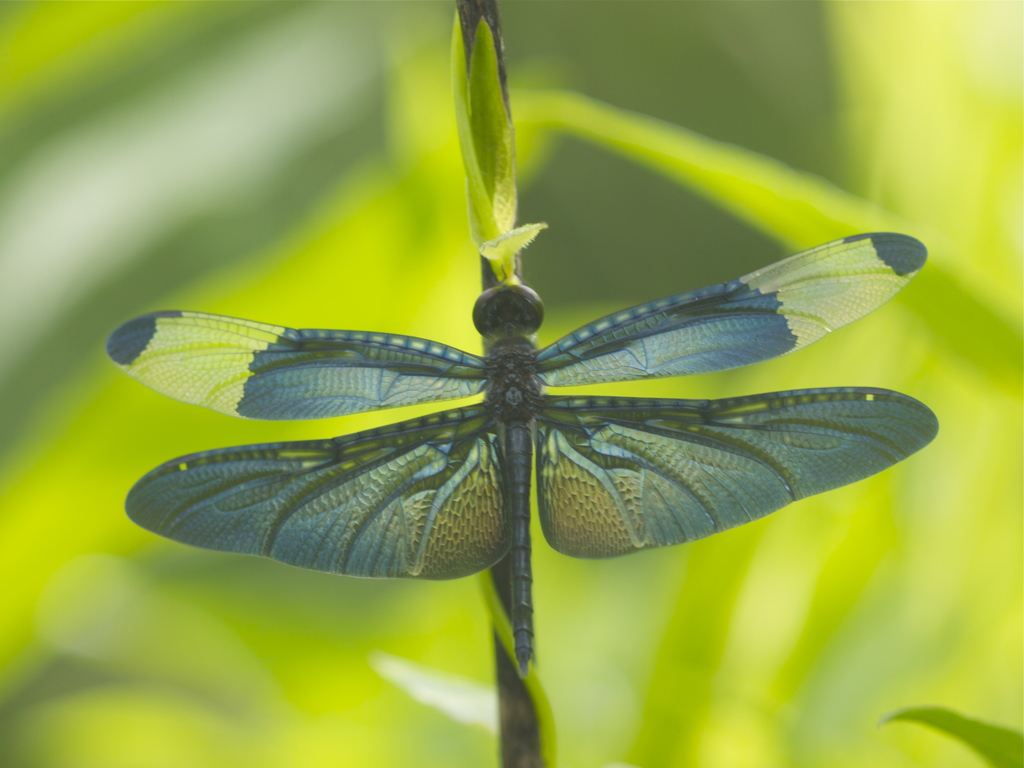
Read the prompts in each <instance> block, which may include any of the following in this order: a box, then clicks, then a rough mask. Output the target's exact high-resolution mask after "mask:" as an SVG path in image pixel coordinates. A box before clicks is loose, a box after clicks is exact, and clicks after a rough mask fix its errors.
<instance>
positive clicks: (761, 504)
mask: <svg viewBox="0 0 1024 768" xmlns="http://www.w3.org/2000/svg"><path fill="white" fill-rule="evenodd" d="M926 257H927V251H926V249H925V247H924V245H922V244H921V243H920V242H918V241H917V240H915V239H914V238H911V237H908V236H905V235H900V234H894V233H872V234H862V235H854V236H850V237H846V238H843V239H841V240H836V241H834V242H831V243H827V244H825V245H821V246H818V247H816V248H813V249H811V250H808V251H805V252H803V253H799V254H797V255H795V256H791V257H789V258H786V259H783V260H781V261H779V262H777V263H775V264H771V265H769V266H767V267H764V268H763V269H759V270H757V271H755V272H752V273H750V274H748V275H746V276H744V277H740V278H738V279H735V280H732V281H730V282H726V283H722V284H719V285H714V286H711V287H708V288H702V289H699V290H695V291H690V292H687V293H680V294H677V295H674V296H669V297H668V298H664V299H659V300H657V301H652V302H649V303H646V304H641V305H639V306H635V307H631V308H629V309H624V310H622V311H619V312H615V313H614V314H611V315H608V316H606V317H602V318H600V319H598V320H595V321H594V322H592V323H589V324H587V325H584V326H583V327H581V328H578V329H577V330H575V331H573V332H572V333H570V334H568V335H566V336H564V337H563V338H561V339H559V340H558V341H555V342H554V343H552V344H550V345H548V346H546V347H543V348H540V349H538V347H537V346H536V345H535V335H536V333H537V330H538V329H539V328H540V325H541V322H542V320H543V315H544V312H543V304H542V303H541V301H540V298H539V297H538V296H537V294H536V293H535V292H534V291H533V290H532V289H531V288H529V287H528V286H527V285H525V284H523V283H521V282H505V283H502V284H499V285H497V286H495V287H492V288H490V289H488V290H486V291H484V292H483V293H482V294H481V295H480V297H479V298H478V299H477V301H476V304H475V306H474V308H473V321H474V324H475V326H476V329H477V330H478V331H479V333H480V334H481V335H482V336H483V337H484V340H485V348H486V349H487V352H486V353H485V354H484V355H482V356H479V355H475V354H472V353H470V352H464V351H461V350H458V349H455V348H453V347H450V346H447V345H445V344H441V343H438V342H436V341H430V340H428V339H422V338H416V337H411V336H403V335H396V334H392V333H380V332H372V331H341V330H295V329H292V328H286V327H282V326H276V325H268V324H265V323H258V322H253V321H251V320H241V319H236V318H231V317H223V316H219V315H213V314H205V313H201V312H189V311H162V312H154V313H152V314H148V315H144V316H142V317H138V318H136V319H134V320H130V321H129V322H127V323H125V324H124V325H122V326H121V327H119V328H118V329H117V330H115V331H114V332H113V334H112V335H111V336H110V338H109V340H108V342H107V352H108V354H109V356H110V357H111V358H112V359H113V361H114V362H115V363H116V364H117V365H119V366H120V367H121V368H122V369H123V370H124V371H126V372H127V373H128V374H129V375H130V376H132V377H134V378H135V379H137V380H138V381H140V382H141V383H143V384H145V385H146V386H148V387H150V388H152V389H154V390H156V391H157V392H159V393H161V394H164V395H168V396H170V397H172V398H175V399H178V400H181V401H183V402H186V403H191V404H194V405H201V406H206V407H208V408H212V409H213V410H215V411H218V412H220V413H224V414H227V415H230V416H237V417H241V418H247V419H267V420H281V419H318V418H329V417H335V416H341V415H345V414H353V413H359V412H363V411H369V410H375V409H381V408H391V407H397V406H406V405H412V404H417V403H425V402H429V401H435V400H448V399H454V398H466V397H471V396H474V395H480V394H481V393H482V394H483V399H482V402H477V403H475V404H470V405H466V406H464V407H461V408H454V409H451V410H444V411H440V412H438V413H434V414H432V415H428V416H425V417H421V418H415V419H411V420H408V421H402V422H399V423H396V424H391V425H389V426H385V427H380V428H377V429H370V430H366V431H363V432H358V433H356V434H350V435H345V436H342V437H335V438H331V439H324V440H306V441H300V442H279V443H265V444H259V445H246V446H241V447H236V448H222V449H219V450H210V451H204V452H201V453H193V454H190V455H187V456H182V457H180V458H175V459H172V460H170V461H168V462H166V463H164V464H161V465H160V466H158V467H156V468H155V469H153V470H152V471H150V472H149V473H148V474H146V475H145V476H144V477H142V479H141V480H139V481H138V482H137V483H136V484H135V485H134V487H132V489H131V490H130V492H129V493H128V497H127V501H126V509H127V513H128V516H129V517H130V518H131V519H132V520H133V521H134V522H136V523H137V524H139V525H140V526H142V527H143V528H145V529H148V530H149V531H152V532H154V533H156V534H159V535H161V536H164V537H167V538H169V539H173V540H175V541H178V542H183V543H185V544H190V545H193V546H197V547H203V548H207V549H212V550H219V551H223V552H236V553H244V554H250V555H261V556H264V557H268V558H272V559H274V560H277V561H280V562H282V563H287V564H289V565H293V566H298V567H302V568H309V569H313V570H317V571H324V572H328V573H335V574H344V575H347V576H357V577H368V578H414V579H453V578H459V577H462V576H468V575H470V574H473V573H477V572H479V571H482V570H484V569H486V568H489V567H491V566H492V565H494V564H495V563H496V562H497V561H498V560H500V559H501V558H503V557H505V556H507V555H508V556H510V557H511V565H512V585H511V586H512V605H511V618H512V627H513V636H514V654H515V661H516V663H517V667H518V670H519V674H520V675H523V676H525V675H526V674H527V673H528V669H529V664H530V660H531V658H532V655H533V644H534V639H533V608H532V576H531V564H530V563H531V542H530V517H531V503H530V493H531V481H532V479H533V465H534V464H535V465H536V482H537V506H538V513H539V517H540V525H541V529H542V530H543V533H544V537H545V538H546V539H547V542H548V544H550V545H551V547H553V548H554V549H555V550H557V551H558V552H561V553H562V554H565V555H569V556H572V557H579V558H607V557H615V556H618V555H624V554H628V553H631V552H637V551H639V550H643V549H651V548H655V547H663V546H669V545H674V544H681V543H684V542H689V541H694V540H696V539H701V538H704V537H706V536H710V535H712V534H714V533H718V532H720V531H724V530H726V529H729V528H733V527H735V526H738V525H743V524H745V523H749V522H751V521H754V520H758V519H760V518H762V517H764V516H765V515H767V514H769V513H770V512H774V511H775V510H778V509H780V508H782V507H784V506H786V505H787V504H789V503H791V502H794V501H797V500H799V499H803V498H805V497H807V496H811V495H813V494H817V493H821V492H823V491H828V490H831V489H834V488H838V487H840V486H843V485H846V484H848V483H852V482H855V481H857V480H861V479H863V478H866V477H868V476H870V475H873V474H875V473H877V472H880V471H882V470H884V469H887V468H888V467H891V466H892V465H894V464H896V463H897V462H899V461H901V460H903V459H905V458H906V457H908V456H910V455H911V454H913V453H914V452H916V451H918V450H919V449H921V448H922V447H924V446H925V445H927V444H928V443H929V442H930V441H931V440H932V438H933V437H934V436H935V435H936V433H937V430H938V422H937V420H936V418H935V416H934V414H933V413H932V412H931V411H930V410H929V409H928V408H927V407H926V406H925V405H923V404H922V403H920V402H918V401H917V400H915V399H914V398H912V397H909V396H907V395H903V394H900V393H898V392H893V391H889V390H885V389H877V388H871V387H841V388H826V389H802V390H793V391H784V392H772V393H767V394H758V395H751V396H746V397H733V398H727V399H717V400H682V399H653V398H626V397H601V396H593V397H583V396H577V395H556V394H548V392H547V389H548V387H570V386H573V387H574V386H579V385H587V384H599V383H604V382H618V381H632V380H640V379H651V378H656V377H663V376H682V375H688V374H700V373H709V372H712V371H721V370H725V369H730V368H736V367H739V366H744V365H749V364H751V363H756V362H759V361H762V360H769V359H771V358H775V357H778V356H780V355H785V354H788V353H790V352H793V351H796V350H798V349H801V348H803V347H806V346H807V345H808V344H811V343H813V342H816V341H818V340H820V339H822V338H824V337H825V336H826V335H828V334H829V333H830V332H831V331H833V330H835V329H837V328H840V327H842V326H844V325H847V324H848V323H850V322H852V321H854V320H856V319H858V318H860V317H863V316H864V315H866V314H868V313H869V312H871V311H873V310H874V309H876V308H877V307H879V306H881V305H882V304H883V303H885V302H886V301H888V300H889V299H890V298H892V296H894V295H895V294H896V293H897V292H898V291H899V290H900V289H901V288H903V287H904V286H905V285H906V284H907V283H908V282H909V281H910V280H911V278H913V277H914V275H916V274H917V273H918V271H919V270H920V269H921V267H922V266H923V265H924V263H925V260H926Z"/></svg>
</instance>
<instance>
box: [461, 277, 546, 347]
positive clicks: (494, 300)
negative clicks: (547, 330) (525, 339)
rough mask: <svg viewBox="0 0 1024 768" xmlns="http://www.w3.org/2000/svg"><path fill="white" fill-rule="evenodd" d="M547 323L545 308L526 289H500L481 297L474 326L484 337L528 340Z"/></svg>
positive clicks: (477, 304)
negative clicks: (528, 337)
mask: <svg viewBox="0 0 1024 768" xmlns="http://www.w3.org/2000/svg"><path fill="white" fill-rule="evenodd" d="M543 320H544V304H543V303H542V302H541V300H540V296H538V295H537V294H536V293H535V292H534V291H533V289H532V288H529V287H527V286H525V285H499V286H497V287H495V288H488V289H487V290H486V291H484V292H483V293H481V294H480V297H479V298H478V299H477V300H476V306H474V307H473V325H475V326H476V329H477V331H479V332H480V335H481V336H490V337H495V336H497V337H502V336H526V335H528V334H531V333H534V332H536V330H537V329H538V328H540V324H541V322H543Z"/></svg>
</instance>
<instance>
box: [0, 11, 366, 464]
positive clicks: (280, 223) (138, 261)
mask: <svg viewBox="0 0 1024 768" xmlns="http://www.w3.org/2000/svg"><path fill="white" fill-rule="evenodd" d="M240 7H242V6H240ZM253 8H254V10H253V11H252V12H251V13H249V14H244V13H240V12H238V11H234V12H232V13H231V14H229V15H228V16H229V17H228V18H227V19H225V18H223V16H224V15H225V14H224V13H220V14H217V13H198V14H193V15H188V14H181V15H180V18H179V17H176V19H177V20H178V26H176V27H173V28H169V29H165V28H164V27H160V28H156V29H153V28H151V27H149V26H146V27H143V28H142V29H141V30H136V32H135V34H136V35H138V36H139V37H141V38H142V40H143V41H145V40H147V39H149V36H151V35H158V36H160V43H159V44H152V41H151V47H152V48H153V49H154V50H153V51H151V52H148V53H147V57H146V61H145V63H144V64H140V66H139V67H138V69H139V70H141V71H142V75H141V76H140V75H139V73H138V72H137V71H136V69H135V68H133V70H132V72H133V75H132V77H130V78H128V79H129V80H133V78H136V77H141V79H140V80H139V81H137V82H136V81H134V80H133V82H132V83H129V84H126V83H125V82H123V79H124V78H123V72H122V69H120V68H118V69H114V70H109V69H106V68H103V67H100V68H99V69H98V71H96V72H94V73H93V75H94V77H93V80H92V81H90V83H89V92H88V93H86V94H83V93H82V92H80V90H78V89H70V90H62V89H58V90H56V91H55V92H54V93H50V94H48V97H47V99H46V100H45V103H44V104H42V105H41V106H37V108H35V109H34V110H29V111H28V112H27V113H25V114H18V115H7V116H6V121H5V122H2V123H0V153H3V152H15V150H17V152H16V153H15V154H16V155H17V157H18V162H19V163H21V164H23V165H26V167H25V168H24V169H20V168H19V167H16V168H15V170H14V171H11V170H10V169H8V174H7V175H6V177H5V180H6V181H7V183H8V185H9V186H11V187H12V189H11V190H9V191H8V193H7V194H6V195H0V298H2V301H0V321H2V322H3V323H4V324H5V325H6V326H7V327H8V328H9V330H10V333H8V334H7V336H6V337H5V338H4V339H2V340H0V434H2V437H0V445H2V446H3V447H7V446H10V445H12V444H13V443H14V441H15V440H16V439H17V437H18V436H19V433H20V432H21V430H22V429H24V428H25V427H26V426H28V424H29V423H30V422H31V420H32V419H33V417H36V416H37V415H38V414H37V410H36V409H37V407H38V406H39V405H41V403H42V402H43V401H44V400H45V398H46V397H47V396H49V395H50V394H52V392H53V390H54V389H55V388H56V387H58V386H60V385H61V384H62V383H64V382H67V381H68V380H69V378H72V377H74V375H75V374H76V373H77V372H78V370H80V368H81V366H82V365H83V364H84V362H85V361H86V360H87V359H90V358H92V359H98V357H99V355H100V354H101V352H100V351H101V349H102V339H103V338H104V336H105V335H106V333H107V332H108V331H109V330H110V328H112V327H115V326H116V325H117V324H118V323H120V322H123V321H124V320H125V319H126V318H128V317H130V316H131V315H133V314H137V313H141V312H143V311H145V310H147V309H153V308H154V305H155V304H156V305H157V306H159V304H160V303H162V302H165V301H166V299H165V298H164V297H165V296H167V295H168V294H169V293H171V292H173V291H175V290H179V289H180V288H181V287H182V286H184V285H187V284H189V283H190V282H192V281H195V280H196V279H197V278H198V277H200V276H202V275H206V274H209V273H210V272H211V271H214V270H218V269H224V268H225V267H228V266H230V265H231V264H233V263H237V262H240V261H243V260H246V259H252V258H253V257H256V256H258V255H261V254H262V253H263V252H264V251H265V250H266V249H267V248H268V247H269V246H271V245H273V244H274V243H275V242H276V241H278V240H279V239H281V238H282V237H284V236H285V235H286V234H287V233H288V232H290V231H291V230H293V229H294V228H295V227H296V226H297V225H298V224H300V223H301V222H302V221H303V220H305V219H306V218H307V217H309V216H311V215H312V214H313V213H314V212H316V211H317V210H318V209H319V207H320V206H321V205H323V201H324V199H325V196H326V195H327V194H328V193H329V192H330V191H332V190H334V189H335V188H337V186H338V184H339V182H340V180H341V179H342V178H343V177H344V175H345V173H346V172H348V171H350V170H351V169H352V167H353V166H354V165H355V164H356V163H357V162H365V156H366V154H367V152H366V148H367V146H370V147H372V146H373V145H374V143H375V142H376V141H377V139H376V138H375V136H376V135H377V134H378V133H379V127H378V126H377V125H376V121H377V115H376V110H375V109H374V108H373V105H374V103H375V101H374V100H373V99H367V98H365V97H364V92H365V89H366V86H367V85H368V84H369V83H371V82H375V80H376V78H377V77H378V76H379V68H378V65H377V62H376V60H375V57H373V56H371V55H369V53H370V52H369V49H367V48H366V46H365V42H364V41H362V40H361V39H360V35H359V33H358V31H357V30H359V29H360V26H368V25H360V24H359V23H356V20H351V19H347V18H346V17H344V16H339V15H338V14H337V12H336V11H334V10H332V9H333V8H334V6H321V7H319V8H317V7H302V6H296V7H295V9H294V10H280V9H278V10H275V11H274V12H273V13H269V12H267V11H264V10H261V9H259V8H257V7H256V6H253ZM225 13H226V12H225ZM193 16H195V17H196V18H194V17H193ZM186 21H187V22H189V23H187V24H186V23H185V22H186ZM341 22H345V25H344V27H342V24H341ZM172 33H173V34H172ZM165 35H166V36H167V37H168V38H169V39H164V36H165ZM208 36H214V37H215V38H216V39H214V40H208V39H206V38H207V37H208ZM300 43H301V44H300ZM142 44H143V42H141V41H135V45H136V46H139V45H142ZM324 71H327V72H331V73H333V74H331V75H330V76H328V77H319V78H318V77H314V75H316V74H317V73H320V72H324ZM296 83H303V87H302V88H297V87H296V86H295V84H296ZM65 120H67V121H69V123H68V124H65ZM83 122H84V123H86V124H87V125H88V128H87V129H86V128H82V127H81V123H83ZM69 125H70V126H77V127H78V131H77V132H76V131H74V130H71V129H70V128H69V127H68V126H69ZM66 134H70V135H66ZM227 137H233V138H231V139H230V140H229V141H225V139H226V138H227ZM55 220H58V221H60V222H61V226H60V227H54V226H53V222H54V221H55Z"/></svg>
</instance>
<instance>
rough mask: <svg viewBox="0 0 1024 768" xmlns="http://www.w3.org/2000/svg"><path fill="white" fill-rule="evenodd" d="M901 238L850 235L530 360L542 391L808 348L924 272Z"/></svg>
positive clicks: (920, 249)
mask: <svg viewBox="0 0 1024 768" xmlns="http://www.w3.org/2000/svg"><path fill="white" fill-rule="evenodd" d="M926 257H927V251H926V250H925V247H924V246H923V245H922V244H921V243H920V242H918V241H917V240H915V239H914V238H912V237H907V236H906V235H897V234H888V233H880V234H878V233H876V234H867V235H853V236H851V237H846V238H843V239H842V240H836V241H835V242H832V243H827V244H825V245H820V246H818V247H817V248H812V249H811V250H809V251H805V252H803V253H799V254H797V255H795V256H790V257H789V258H788V259H783V260H782V261H779V262H776V263H775V264H772V265H770V266H767V267H765V268H764V269H759V270H757V271H756V272H752V273H750V274H749V275H746V276H745V277H741V278H739V279H737V280H733V281H732V282H729V283H723V284H721V285H715V286H711V287H710V288H702V289H701V290H698V291H691V292H690V293H681V294H679V295H677V296H670V297H668V298H667V299H661V300H659V301H653V302H650V303H648V304H641V305H640V306H638V307H633V308H631V309H626V310H623V311H621V312H617V313H615V314H614V315H608V316H607V317H604V318H601V319H600V320H597V321H595V322H593V323H590V324H589V325H585V326H583V327H582V328H580V329H578V330H576V331H574V332H573V333H570V334H569V335H568V336H565V337H563V338H562V339H560V340H559V341H556V342H555V343H554V344H552V345H550V346H549V347H547V348H545V349H543V350H541V352H540V353H539V355H538V357H537V364H538V371H539V373H540V377H541V379H542V380H543V382H544V383H545V384H547V385H549V386H554V387H566V386H576V385H580V384H597V383H600V382H605V381H628V380H632V379H646V378H654V377H660V376H683V375H686V374H692V373H709V372H711V371H721V370H725V369H727V368H735V367H737V366H741V365H749V364H750V363H756V362H759V361H761V360H769V359H771V358H773V357H778V356H779V355H785V354H787V353H789V352H792V351H794V350H797V349H800V348H801V347H805V346H807V345H808V344H811V343H812V342H815V341H817V340H818V339H820V338H822V337H823V336H825V335H826V334H827V333H828V332H829V331H833V330H835V329H836V328H840V327H842V326H844V325H847V324H848V323H852V322H853V321H854V320H857V319H858V318H860V317H863V316H864V315H866V314H868V313H869V312H871V311H873V310H875V309H877V308H878V307H880V306H881V305H882V304H884V303H885V302H886V301H888V300H889V299H891V298H892V297H893V296H894V295H896V293H897V292H898V291H899V290H900V289H901V288H902V287H903V286H904V285H906V284H907V283H908V282H909V281H910V279H911V278H912V277H913V276H914V275H915V274H917V272H918V270H920V269H921V267H922V266H923V265H924V262H925V259H926Z"/></svg>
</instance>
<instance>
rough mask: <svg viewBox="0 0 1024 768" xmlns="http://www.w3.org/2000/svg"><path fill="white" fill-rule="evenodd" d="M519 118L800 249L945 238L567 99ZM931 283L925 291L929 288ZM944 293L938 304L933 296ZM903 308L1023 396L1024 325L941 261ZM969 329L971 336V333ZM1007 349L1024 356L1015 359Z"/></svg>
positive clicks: (731, 153)
mask: <svg viewBox="0 0 1024 768" xmlns="http://www.w3.org/2000/svg"><path fill="white" fill-rule="evenodd" d="M516 110H517V119H518V120H520V121H522V122H524V123H537V124H541V125H546V126H550V127H552V128H556V129H558V130H562V131H566V132H568V133H570V134H572V135H574V136H578V137H580V138H583V139H587V140H588V141H592V142H595V143H597V144H599V145H601V146H604V147H606V148H609V149H612V150H613V151H616V152H619V153H621V154H623V155H625V156H626V157H629V158H632V159H633V160H635V161H637V162H640V163H643V164H645V165H647V166H649V167H651V168H653V169H654V170H656V171H658V172H660V173H663V174H665V175H667V176H668V177H669V178H672V179H674V180H676V181H678V182H680V183H683V184H685V185H687V186H688V187H690V188H691V189H693V190H694V191H695V192H697V193H699V194H702V195H705V196H707V197H708V198H709V199H711V200H714V201H715V202H717V203H718V204H719V205H721V206H723V207H724V208H726V209H727V210H729V211H731V212H732V213H733V214H734V215H735V216H736V217H737V218H739V219H741V220H743V221H746V222H747V223H749V224H751V225H752V226H754V227H756V228H758V229H760V230H762V231H763V232H765V233H766V234H768V235H770V236H772V237H774V238H776V239H778V240H780V241H782V242H783V243H785V244H786V245H787V246H789V247H790V248H793V249H803V248H808V247H811V246H813V245H817V244H819V243H823V242H827V241H829V240H834V239H837V238H840V237H845V236H846V235H850V234H855V233H859V232H874V231H894V232H904V233H906V234H911V235H916V236H917V237H919V238H920V239H922V240H924V241H925V242H926V244H928V245H930V246H931V247H932V248H933V249H934V248H935V247H936V242H938V243H939V244H940V246H942V247H946V245H945V238H942V237H941V235H938V234H936V233H935V232H933V231H930V230H927V229H923V228H922V227H920V226H915V225H914V224H912V223H911V222H908V221H906V220H903V219H901V218H900V217H898V216H896V215H895V214H892V213H889V212H888V211H885V210H884V209H882V208H880V207H878V206H876V205H874V204H873V203H870V202H868V201H866V200H863V199H861V198H858V197H856V196H855V195H851V194H849V193H847V192H844V191H842V190H841V189H839V188H838V187H836V186H834V185H832V184H830V183H829V182H827V181H825V180H824V179H822V178H819V177H817V176H813V175H811V174H807V173H802V172H800V171H797V170H794V169H792V168H789V167H788V166H786V165H785V164H783V163H780V162H778V161H777V160H773V159H772V158H769V157H765V156H763V155H760V154H758V153H756V152H751V151H749V150H746V149H743V148H741V147H737V146H734V145H731V144H725V143H722V142H718V141H715V140H713V139H709V138H706V137H704V136H700V135H699V134H696V133H694V132H692V131H689V130H687V129H685V128H681V127H679V126H675V125H670V124H668V123H665V122H663V121H661V120H657V119H654V118H651V117H647V116H645V115H638V114H636V113H633V112H629V111H627V110H622V109H617V108H615V107H612V106H609V105H607V104H602V103H601V102H598V101H595V100H594V99H589V98H587V97H585V96H581V95H579V94H576V93H571V92H567V91H547V92H543V91H538V92H519V93H517V94H516ZM922 283H923V284H922ZM929 287H935V288H936V290H937V291H938V292H939V294H940V296H939V300H938V301H936V300H935V297H934V296H933V295H932V294H931V292H930V291H929V290H928V288H929ZM897 301H902V302H903V303H904V304H906V305H907V306H909V307H910V308H911V309H912V310H914V311H915V312H916V313H917V314H918V315H919V316H920V317H921V318H922V319H923V320H924V321H925V322H926V324H927V327H928V328H929V329H930V330H931V331H932V333H933V334H934V335H935V336H936V338H937V339H938V340H939V341H940V342H941V343H942V344H943V345H944V346H946V347H947V348H948V349H949V350H950V351H952V352H954V353H955V354H957V355H959V356H960V357H962V358H964V359H965V360H968V361H970V362H971V363H972V364H974V365H975V366H977V367H978V368H980V369H981V370H982V371H984V372H985V373H986V374H987V375H990V376H996V377H998V378H1000V379H1002V380H1004V381H1005V383H1006V386H1007V388H1008V389H1011V390H1013V391H1018V390H1019V389H1020V386H1021V380H1022V375H1024V357H1022V354H1021V352H1020V350H1021V349H1022V347H1024V336H1022V333H1021V330H1020V324H1019V323H1015V322H1013V321H1011V320H1009V319H1008V318H1004V317H1002V316H1001V315H1000V314H999V313H998V312H996V311H994V310H993V309H991V308H990V307H988V306H987V305H986V304H985V303H983V302H982V301H979V300H978V299H977V298H975V297H974V296H972V295H971V294H970V292H969V291H968V290H965V288H964V287H963V285H962V284H961V283H960V282H959V281H958V280H957V279H956V278H955V277H954V276H953V275H951V274H949V273H948V272H947V270H946V269H945V268H944V267H943V265H942V264H939V263H936V262H935V261H934V260H933V261H932V262H931V263H930V264H929V265H928V268H927V269H925V270H923V271H922V276H921V278H919V280H918V284H917V285H916V286H915V287H914V288H912V289H910V290H907V291H904V292H902V293H901V294H900V295H899V296H898V297H897ZM965 329H970V330H969V331H965ZM1007 349H1015V350H1017V352H1016V353H1013V354H1007V353H1006V350H1007Z"/></svg>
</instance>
